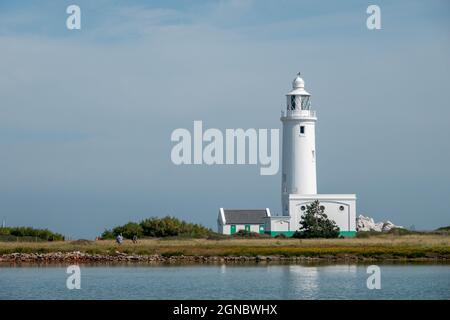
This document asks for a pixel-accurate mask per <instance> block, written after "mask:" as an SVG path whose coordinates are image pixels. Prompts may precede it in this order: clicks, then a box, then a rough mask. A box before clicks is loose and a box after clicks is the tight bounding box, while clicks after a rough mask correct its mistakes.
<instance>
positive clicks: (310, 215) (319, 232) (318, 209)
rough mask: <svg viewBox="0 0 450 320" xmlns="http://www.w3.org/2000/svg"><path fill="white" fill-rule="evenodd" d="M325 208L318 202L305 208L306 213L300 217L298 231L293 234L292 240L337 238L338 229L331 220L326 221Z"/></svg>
mask: <svg viewBox="0 0 450 320" xmlns="http://www.w3.org/2000/svg"><path fill="white" fill-rule="evenodd" d="M324 211H325V208H324V207H323V206H321V205H320V202H319V200H316V201H314V202H312V203H311V204H309V205H307V206H306V212H305V214H304V215H302V220H301V222H300V229H299V230H298V231H296V232H295V233H294V235H293V236H292V237H294V238H337V237H339V227H338V226H337V225H336V223H335V222H334V221H333V220H330V219H328V216H327V215H326V214H325V212H324Z"/></svg>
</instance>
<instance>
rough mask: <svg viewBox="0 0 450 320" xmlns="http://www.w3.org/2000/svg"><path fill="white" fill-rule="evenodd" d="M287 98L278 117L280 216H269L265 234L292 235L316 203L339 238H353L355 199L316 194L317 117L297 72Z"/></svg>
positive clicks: (340, 195) (347, 195)
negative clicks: (334, 224)
mask: <svg viewBox="0 0 450 320" xmlns="http://www.w3.org/2000/svg"><path fill="white" fill-rule="evenodd" d="M286 98H287V99H286V100H287V103H286V109H285V110H283V111H282V114H281V122H282V125H283V152H282V155H283V160H282V178H281V206H282V207H281V214H280V215H273V216H270V218H269V219H268V223H267V226H266V231H267V232H268V233H270V234H271V235H272V236H276V235H278V234H284V235H286V236H290V235H292V234H293V233H294V232H295V231H297V230H298V229H299V227H300V221H301V219H302V215H303V214H304V213H305V210H306V207H307V206H308V205H309V204H311V203H312V202H313V201H315V200H319V202H320V205H321V206H322V207H323V208H324V210H325V213H326V214H327V216H328V218H330V219H332V220H334V221H335V222H336V224H337V225H338V227H339V229H340V233H341V235H342V236H347V237H352V236H354V235H355V234H356V196H355V195H354V194H319V193H317V179H316V157H317V154H316V122H317V116H316V112H315V111H314V110H312V109H311V95H310V94H309V93H308V92H307V91H306V90H305V81H303V79H302V78H301V77H300V73H298V74H297V76H296V77H295V79H294V81H293V82H292V90H291V91H289V92H288V93H287V95H286ZM342 178H344V179H345V177H342Z"/></svg>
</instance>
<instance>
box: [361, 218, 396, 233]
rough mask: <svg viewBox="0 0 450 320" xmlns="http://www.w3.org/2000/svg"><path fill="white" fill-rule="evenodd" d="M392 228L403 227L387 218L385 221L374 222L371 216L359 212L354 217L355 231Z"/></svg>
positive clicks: (383, 230)
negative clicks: (356, 216) (355, 217)
mask: <svg viewBox="0 0 450 320" xmlns="http://www.w3.org/2000/svg"><path fill="white" fill-rule="evenodd" d="M393 228H403V227H402V226H396V225H395V224H393V223H392V222H391V221H389V220H387V221H385V222H375V221H374V220H373V219H372V218H370V217H366V216H363V215H361V214H360V215H359V216H358V218H357V219H356V230H357V231H377V232H387V231H389V230H391V229H393Z"/></svg>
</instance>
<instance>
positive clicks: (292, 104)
mask: <svg viewBox="0 0 450 320" xmlns="http://www.w3.org/2000/svg"><path fill="white" fill-rule="evenodd" d="M291 110H295V96H291Z"/></svg>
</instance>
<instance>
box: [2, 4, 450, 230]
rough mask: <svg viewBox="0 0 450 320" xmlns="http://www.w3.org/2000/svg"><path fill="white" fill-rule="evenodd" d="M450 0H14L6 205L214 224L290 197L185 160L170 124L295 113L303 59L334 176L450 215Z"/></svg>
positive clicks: (245, 123) (42, 222)
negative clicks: (71, 10) (222, 213)
mask: <svg viewBox="0 0 450 320" xmlns="http://www.w3.org/2000/svg"><path fill="white" fill-rule="evenodd" d="M70 4H77V5H79V6H80V7H81V11H82V29H81V30H79V31H69V30H67V29H66V27H65V21H66V18H67V14H66V13H65V10H66V7H67V6H68V5H70ZM370 4H378V5H379V6H380V8H381V14H382V30H377V31H370V30H368V29H367V28H366V18H367V14H366V8H367V6H368V5H370ZM449 15H450V4H449V3H448V2H447V1H427V2H424V1H377V2H366V1H346V2H345V4H342V3H340V2H337V1H325V2H321V3H320V4H317V1H250V0H249V1H237V0H235V1H216V2H214V1H208V2H206V1H205V2H202V1H145V2H144V1H95V2H93V1H39V2H36V1H20V2H19V1H17V2H10V1H0V52H1V54H0V97H1V103H0V219H6V221H7V224H8V225H33V226H36V227H49V228H51V229H53V230H56V231H60V232H63V233H64V234H66V235H68V236H71V237H89V238H92V237H94V236H95V235H98V234H99V233H100V232H102V230H103V229H104V228H109V227H112V226H114V225H116V224H119V223H125V222H127V221H129V220H140V219H142V218H145V217H148V216H161V215H166V214H171V215H175V216H177V217H180V218H183V219H186V220H189V221H194V222H200V223H203V224H205V225H207V226H209V227H213V228H215V223H216V218H217V210H218V208H219V207H229V208H254V207H262V208H264V207H269V208H271V209H272V211H275V212H276V211H279V209H280V194H279V191H280V176H279V175H276V176H260V175H259V168H258V167H256V166H249V165H247V166H210V167H209V166H175V165H173V164H172V162H171V161H170V151H171V148H172V146H173V143H172V142H171V141H170V134H171V132H172V131H173V130H174V129H176V128H188V129H190V130H192V125H193V121H194V120H202V121H203V124H204V126H205V127H206V128H209V127H214V128H219V129H226V128H239V127H242V128H280V126H281V123H280V121H279V114H280V109H281V107H282V106H283V105H284V102H285V98H284V94H285V93H286V92H287V91H288V90H289V89H290V83H291V81H292V79H293V77H294V76H295V74H296V73H297V72H298V71H301V72H302V74H303V76H304V79H305V81H306V87H307V90H308V91H309V92H310V93H311V94H312V103H313V104H312V105H313V107H314V109H316V110H317V112H318V116H319V121H318V125H317V141H316V143H317V170H318V172H317V174H318V189H319V192H320V193H356V194H357V196H358V204H357V210H358V213H361V214H365V215H370V216H372V217H374V218H375V219H376V220H384V219H390V220H392V221H393V222H394V223H396V224H401V225H405V226H411V225H415V226H416V228H418V229H431V228H436V227H439V226H443V225H449V224H450V220H449V216H450V194H449V191H450V168H449V165H448V164H449V163H450V142H449V140H448V137H449V136H450V111H449V107H450V105H449V99H448V92H449V89H450V88H449V84H450V81H449V80H450V79H449V77H450V63H449V58H448V57H449V56H450V19H449Z"/></svg>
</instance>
